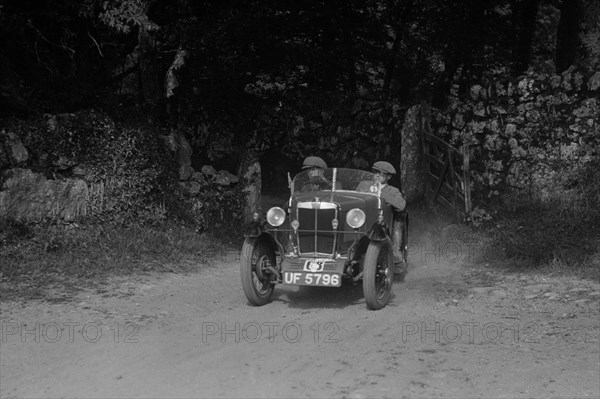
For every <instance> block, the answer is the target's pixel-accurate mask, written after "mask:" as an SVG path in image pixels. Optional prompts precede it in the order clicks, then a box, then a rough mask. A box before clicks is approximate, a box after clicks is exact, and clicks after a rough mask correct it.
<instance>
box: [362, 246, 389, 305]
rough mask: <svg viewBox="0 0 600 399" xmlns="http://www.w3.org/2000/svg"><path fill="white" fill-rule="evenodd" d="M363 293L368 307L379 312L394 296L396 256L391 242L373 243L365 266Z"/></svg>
mask: <svg viewBox="0 0 600 399" xmlns="http://www.w3.org/2000/svg"><path fill="white" fill-rule="evenodd" d="M363 271H364V275H363V292H364V295H365V300H366V301H367V306H368V307H369V308H370V309H373V310H378V309H381V308H383V307H385V305H387V304H388V302H389V300H390V297H391V295H392V283H393V275H394V256H393V249H392V243H391V241H390V240H389V239H388V240H385V241H371V242H370V243H369V246H368V247H367V253H366V254H365V260H364V265H363Z"/></svg>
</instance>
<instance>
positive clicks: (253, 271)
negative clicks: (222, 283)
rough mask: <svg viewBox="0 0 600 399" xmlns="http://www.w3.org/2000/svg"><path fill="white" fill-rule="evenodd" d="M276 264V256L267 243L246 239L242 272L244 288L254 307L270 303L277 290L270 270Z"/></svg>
mask: <svg viewBox="0 0 600 399" xmlns="http://www.w3.org/2000/svg"><path fill="white" fill-rule="evenodd" d="M274 264H275V254H274V252H273V250H272V249H271V248H269V246H268V245H266V243H265V242H263V241H261V240H258V239H256V238H246V240H245V241H244V245H243V246H242V253H241V258H240V272H241V277H242V288H243V289H244V294H245V295H246V298H248V301H249V302H250V303H251V304H252V305H254V306H262V305H264V304H266V303H267V302H269V300H270V299H271V295H273V291H274V289H275V284H274V283H273V282H272V280H271V276H272V273H271V271H270V270H269V268H272V267H273V266H272V265H274Z"/></svg>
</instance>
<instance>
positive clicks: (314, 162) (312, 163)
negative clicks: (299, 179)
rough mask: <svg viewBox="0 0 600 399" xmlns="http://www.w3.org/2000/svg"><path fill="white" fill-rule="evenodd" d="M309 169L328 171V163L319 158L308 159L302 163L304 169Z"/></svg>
mask: <svg viewBox="0 0 600 399" xmlns="http://www.w3.org/2000/svg"><path fill="white" fill-rule="evenodd" d="M307 168H321V169H327V163H326V162H325V161H323V160H322V159H321V158H319V157H306V159H305V160H304V162H303V163H302V169H307Z"/></svg>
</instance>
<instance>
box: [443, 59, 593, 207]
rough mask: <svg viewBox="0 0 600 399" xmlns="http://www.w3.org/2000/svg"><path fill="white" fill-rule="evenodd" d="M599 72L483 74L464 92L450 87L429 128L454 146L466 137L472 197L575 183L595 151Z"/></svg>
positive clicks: (544, 193)
mask: <svg viewBox="0 0 600 399" xmlns="http://www.w3.org/2000/svg"><path fill="white" fill-rule="evenodd" d="M599 95H600V72H596V73H595V74H593V75H592V74H587V75H586V74H584V73H582V72H580V71H577V70H575V69H574V68H571V69H568V70H567V71H565V72H564V73H562V74H561V75H548V74H539V73H535V72H530V73H528V74H526V75H525V76H522V77H521V78H519V79H517V80H512V81H511V80H498V81H486V82H482V83H480V84H474V85H471V86H470V87H469V88H468V93H459V87H458V85H456V86H454V87H453V93H452V97H451V99H450V104H449V106H448V107H447V108H446V109H444V110H436V112H435V116H434V122H433V127H434V130H435V132H436V134H437V135H438V136H441V137H443V138H445V139H447V140H448V141H450V142H451V143H452V144H455V145H457V146H460V145H462V144H463V143H469V144H470V148H471V154H470V156H471V169H472V177H473V182H474V194H475V197H476V201H479V202H481V201H485V200H487V199H490V198H493V197H494V196H497V195H499V194H500V192H506V191H507V190H508V191H510V189H527V190H533V191H534V192H535V194H539V195H541V196H542V198H544V197H547V196H549V195H550V194H551V193H552V192H556V190H564V189H568V187H569V186H570V185H573V184H576V181H574V180H576V179H577V176H578V174H579V173H580V172H581V171H582V170H584V169H585V168H586V167H588V166H589V165H591V164H592V163H593V162H595V161H597V160H598V159H599V156H600V132H599V129H600V120H599V115H600V100H599V99H598V98H599Z"/></svg>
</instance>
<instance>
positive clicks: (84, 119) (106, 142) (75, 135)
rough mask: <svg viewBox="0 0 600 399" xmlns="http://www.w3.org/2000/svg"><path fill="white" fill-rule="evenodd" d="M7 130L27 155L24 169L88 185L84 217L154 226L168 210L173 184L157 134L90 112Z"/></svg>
mask: <svg viewBox="0 0 600 399" xmlns="http://www.w3.org/2000/svg"><path fill="white" fill-rule="evenodd" d="M9 126H10V127H9V129H11V130H12V131H14V132H15V133H17V134H18V135H19V136H21V137H22V140H23V142H24V144H25V146H26V147H27V148H28V149H30V151H31V152H32V155H33V156H32V157H31V160H30V161H29V165H28V166H29V167H31V168H32V169H34V170H38V171H41V172H43V173H46V174H49V175H50V177H52V178H68V177H78V178H81V179H83V180H84V181H85V182H86V183H87V184H88V187H89V191H90V198H89V202H88V216H89V217H94V218H97V219H98V220H102V221H109V222H113V223H119V224H124V223H131V222H133V221H137V222H142V223H156V222H160V221H163V220H164V219H165V218H166V216H167V213H168V212H169V211H170V210H171V209H172V207H173V201H172V200H171V196H172V195H173V194H174V193H175V194H176V193H177V182H178V180H177V176H176V172H175V171H176V167H175V162H174V160H173V158H172V157H171V156H170V154H169V153H168V151H166V149H165V144H164V143H163V142H162V141H161V138H160V133H161V132H160V131H157V130H156V129H152V128H149V127H146V128H144V127H128V126H122V125H117V124H115V123H114V122H113V121H112V120H111V119H110V118H109V117H108V116H106V115H105V114H102V113H98V112H95V111H93V110H92V111H86V112H80V113H77V114H66V115H65V114H63V115H56V116H51V117H43V118H38V119H34V120H27V121H13V123H12V124H10V125H9Z"/></svg>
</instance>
